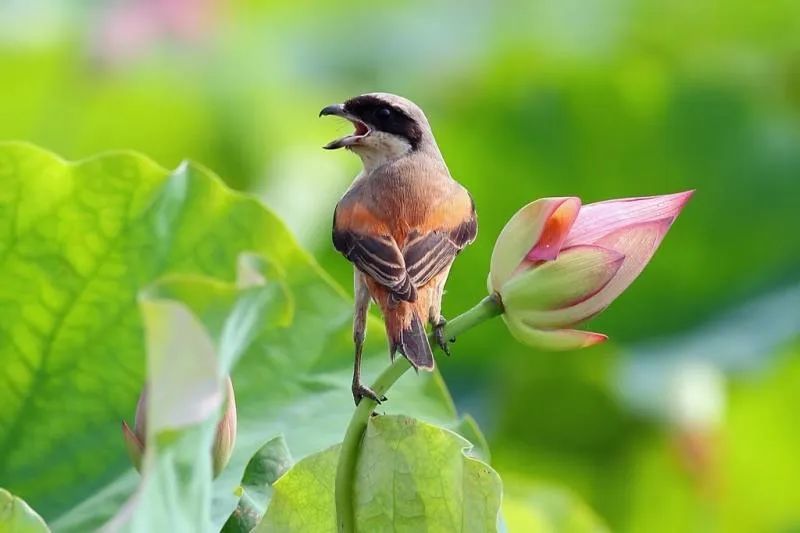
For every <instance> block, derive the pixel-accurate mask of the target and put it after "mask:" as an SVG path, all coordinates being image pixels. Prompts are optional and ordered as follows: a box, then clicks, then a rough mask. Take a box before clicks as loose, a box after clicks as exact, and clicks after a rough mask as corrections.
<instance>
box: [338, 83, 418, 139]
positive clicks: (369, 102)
mask: <svg viewBox="0 0 800 533" xmlns="http://www.w3.org/2000/svg"><path fill="white" fill-rule="evenodd" d="M344 108H345V110H347V112H348V113H351V114H352V115H354V116H356V117H358V118H359V119H361V120H363V121H364V122H366V123H367V124H369V125H370V126H372V127H373V128H374V129H375V130H377V131H383V132H386V133H391V134H392V135H398V136H400V137H403V138H405V139H406V140H407V141H408V143H409V144H410V145H411V149H412V150H415V149H416V148H417V146H418V145H419V142H420V140H421V139H422V129H421V128H420V126H419V124H417V122H416V121H415V120H414V119H412V118H411V117H409V116H408V115H406V113H405V111H403V110H402V109H398V108H397V107H395V106H392V105H391V104H388V103H386V102H384V101H383V100H381V99H380V98H376V97H374V96H357V97H355V98H352V99H350V100H348V101H347V102H345V104H344Z"/></svg>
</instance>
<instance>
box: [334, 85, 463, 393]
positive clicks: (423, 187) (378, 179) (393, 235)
mask: <svg viewBox="0 0 800 533" xmlns="http://www.w3.org/2000/svg"><path fill="white" fill-rule="evenodd" d="M329 115H332V116H337V117H341V118H344V119H347V120H349V121H350V122H351V123H352V124H353V126H354V128H355V131H353V133H351V134H349V135H346V136H344V137H341V138H339V139H336V140H334V141H331V142H330V143H328V144H327V145H325V146H324V147H323V148H325V149H327V150H335V149H340V148H345V149H347V150H350V151H352V152H354V153H355V154H356V155H358V156H359V157H360V159H361V162H362V167H363V168H362V169H361V171H360V172H359V173H358V175H357V176H356V177H355V179H354V180H353V182H352V183H351V185H350V187H349V188H348V189H347V191H346V192H345V193H344V195H343V196H342V198H341V199H340V200H339V202H338V203H337V204H336V208H335V210H334V215H333V229H332V238H333V245H334V247H335V248H336V250H337V251H339V252H340V253H341V254H342V255H344V257H345V258H347V259H348V260H349V261H350V262H351V263H353V266H354V294H355V309H354V316H353V342H354V344H355V360H354V367H353V383H352V392H353V400H354V401H355V403H356V405H358V404H359V403H360V401H361V399H362V398H364V397H367V398H370V399H371V400H373V401H375V402H376V403H381V401H382V400H385V399H386V398H385V397H381V398H379V397H378V396H377V394H376V393H375V392H374V391H373V390H372V389H371V388H369V387H368V386H366V385H364V384H363V383H362V382H361V358H362V350H363V344H364V339H365V336H366V321H367V312H368V310H369V306H370V302H371V301H372V302H375V303H376V304H377V305H378V307H379V308H380V311H381V314H382V315H383V319H384V322H385V324H386V334H387V337H388V341H389V355H390V359H391V360H392V361H394V359H395V357H396V354H397V352H400V354H402V355H403V356H404V357H405V358H406V359H408V361H409V363H411V365H412V366H413V368H414V369H415V370H417V372H419V370H427V371H432V370H433V368H434V359H433V352H432V350H431V346H430V343H429V341H428V336H427V334H426V329H425V325H424V321H427V322H428V323H430V325H431V328H432V332H433V336H434V339H435V341H436V343H437V344H438V345H439V346H440V347H441V349H442V350H443V351H444V352H445V353H446V354H447V355H450V350H449V347H448V340H447V339H446V338H445V336H444V327H445V325H446V323H447V321H446V320H445V318H444V317H443V316H442V312H441V309H442V295H443V293H444V285H445V282H446V281H447V277H448V274H449V272H450V267H451V266H452V264H453V261H454V260H455V258H456V256H457V255H458V254H459V253H460V252H461V251H462V250H463V249H464V248H465V247H466V246H468V245H469V244H471V243H472V242H473V241H474V240H475V237H476V235H477V232H478V218H477V214H476V211H475V202H474V201H473V198H472V196H471V195H470V193H469V192H468V191H467V189H466V188H464V187H463V186H462V185H461V184H460V183H458V182H457V181H456V180H455V179H453V178H452V177H451V175H450V171H449V170H448V167H447V165H446V164H445V161H444V158H443V157H442V154H441V152H440V150H439V147H438V145H437V143H436V139H435V138H434V136H433V132H432V130H431V126H430V123H429V122H428V119H427V117H426V116H425V113H423V111H422V109H420V107H419V106H417V105H416V104H414V103H413V102H412V101H410V100H408V99H406V98H403V97H401V96H397V95H394V94H389V93H367V94H362V95H359V96H355V97H353V98H350V99H348V100H346V101H345V102H343V103H339V104H333V105H329V106H327V107H325V108H323V109H322V111H320V113H319V116H329Z"/></svg>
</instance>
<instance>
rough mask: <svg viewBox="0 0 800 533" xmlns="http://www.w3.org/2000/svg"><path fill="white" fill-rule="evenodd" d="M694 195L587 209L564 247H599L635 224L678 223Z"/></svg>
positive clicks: (618, 202) (631, 200)
mask: <svg viewBox="0 0 800 533" xmlns="http://www.w3.org/2000/svg"><path fill="white" fill-rule="evenodd" d="M692 194H694V191H685V192H679V193H676V194H666V195H662V196H649V197H642V198H623V199H619V200H608V201H605V202H598V203H594V204H589V205H585V206H583V207H582V208H581V210H580V212H579V213H578V218H577V219H576V220H575V223H574V224H573V226H572V229H571V230H570V232H569V235H568V236H567V239H566V241H565V242H564V246H565V247H567V246H575V245H578V244H595V243H597V242H598V241H599V240H600V239H602V238H603V237H604V236H606V235H608V234H610V233H612V232H615V231H617V230H620V229H622V228H624V227H626V226H630V225H632V224H641V223H644V222H653V221H657V220H664V219H668V218H669V219H675V217H677V216H678V214H680V212H681V209H683V206H684V205H686V202H688V201H689V198H691V196H692Z"/></svg>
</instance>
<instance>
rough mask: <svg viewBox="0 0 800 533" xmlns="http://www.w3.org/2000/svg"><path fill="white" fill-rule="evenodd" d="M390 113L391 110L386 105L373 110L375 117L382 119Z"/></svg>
mask: <svg viewBox="0 0 800 533" xmlns="http://www.w3.org/2000/svg"><path fill="white" fill-rule="evenodd" d="M391 115H392V110H391V109H389V108H388V107H381V108H379V109H378V110H377V111H376V112H375V117H377V118H379V119H381V120H384V119H387V118H389V117H390V116H391Z"/></svg>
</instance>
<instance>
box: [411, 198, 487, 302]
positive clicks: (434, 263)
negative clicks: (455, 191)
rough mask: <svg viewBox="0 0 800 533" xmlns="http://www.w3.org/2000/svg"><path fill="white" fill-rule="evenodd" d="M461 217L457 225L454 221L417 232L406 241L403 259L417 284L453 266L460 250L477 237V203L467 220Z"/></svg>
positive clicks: (424, 282)
mask: <svg viewBox="0 0 800 533" xmlns="http://www.w3.org/2000/svg"><path fill="white" fill-rule="evenodd" d="M451 218H452V217H451ZM458 219H459V220H460V222H457V223H456V224H455V226H453V223H452V222H451V223H450V224H444V227H440V228H437V229H434V230H431V231H429V232H428V233H420V232H416V233H415V234H414V235H412V236H411V237H410V238H409V239H408V241H407V242H406V245H405V246H404V248H403V258H404V260H405V265H406V271H407V272H408V275H409V277H410V278H411V282H412V283H413V285H414V286H415V287H421V286H423V285H425V284H426V283H428V282H429V281H430V280H431V278H433V277H434V276H436V275H437V274H438V273H439V272H441V271H442V270H444V269H445V268H447V267H448V266H450V264H451V263H452V262H453V260H454V259H455V257H456V256H457V255H458V254H459V252H461V250H463V249H464V248H465V247H466V246H467V245H468V244H470V243H471V242H472V241H474V240H475V236H476V235H477V233H478V220H477V217H476V216H475V208H474V206H472V207H471V208H470V214H469V215H468V216H467V218H466V219H464V218H463V216H462V217H458Z"/></svg>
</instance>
